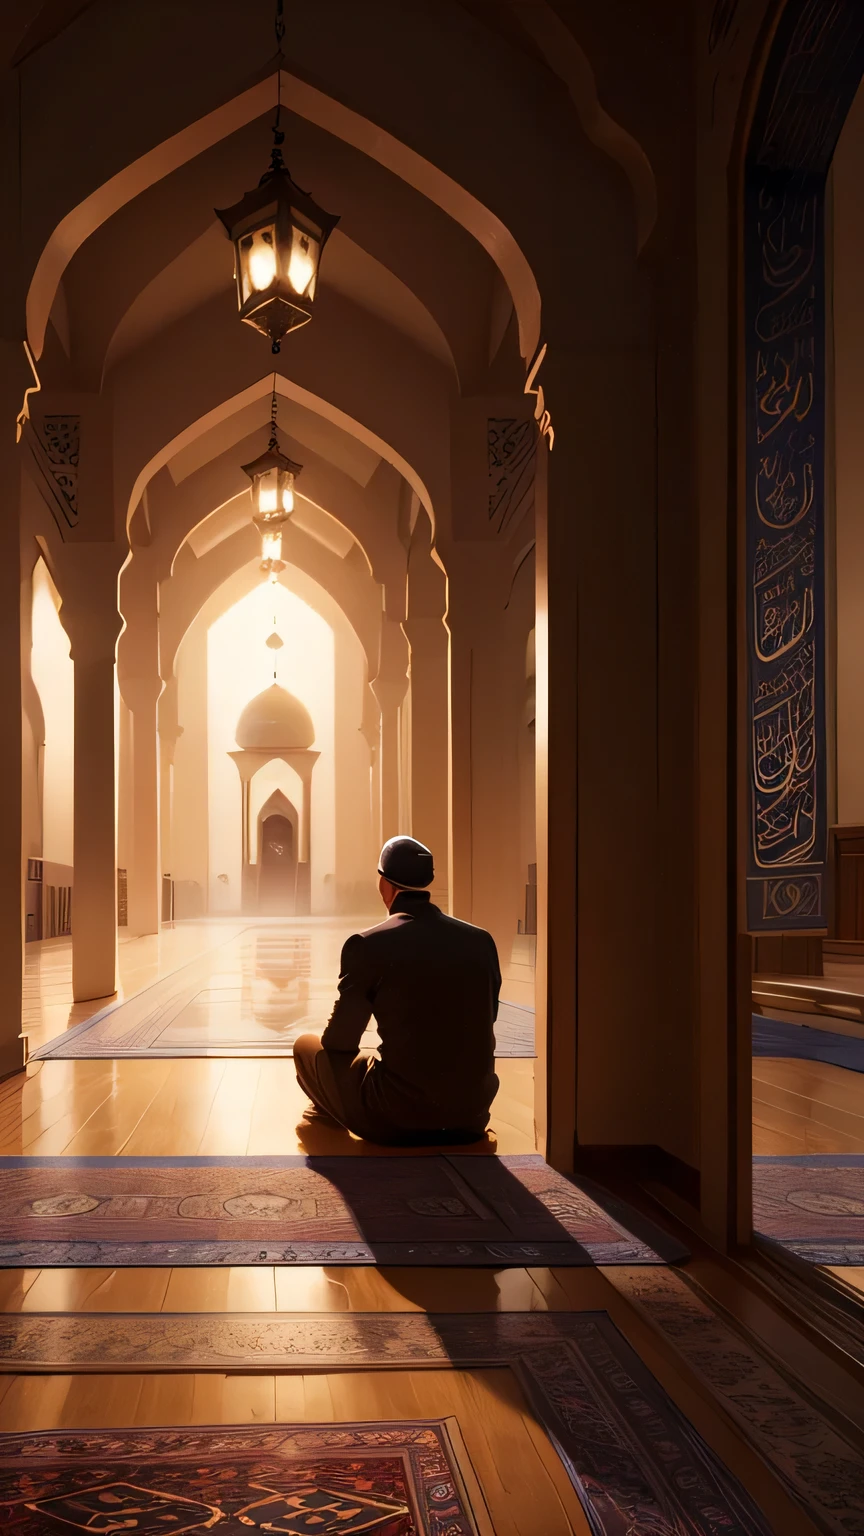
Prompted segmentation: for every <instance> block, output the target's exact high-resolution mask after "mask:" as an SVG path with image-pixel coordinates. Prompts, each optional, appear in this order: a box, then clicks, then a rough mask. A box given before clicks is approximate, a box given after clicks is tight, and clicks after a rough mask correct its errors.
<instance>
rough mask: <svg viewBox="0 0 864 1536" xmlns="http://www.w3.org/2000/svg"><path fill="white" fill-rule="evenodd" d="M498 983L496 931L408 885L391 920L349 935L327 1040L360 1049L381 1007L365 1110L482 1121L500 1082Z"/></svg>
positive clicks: (425, 1120) (419, 1124)
mask: <svg viewBox="0 0 864 1536" xmlns="http://www.w3.org/2000/svg"><path fill="white" fill-rule="evenodd" d="M500 985H501V976H500V971H499V968H498V955H497V952H496V949H495V944H494V941H493V939H492V937H491V935H490V934H488V933H486V932H485V931H484V929H482V928H474V927H472V926H471V924H469V923H462V922H459V921H457V920H456V919H455V918H451V917H447V916H446V915H445V914H444V913H443V912H441V911H440V909H439V908H438V907H436V906H434V905H433V904H432V903H431V902H430V901H429V899H428V897H426V896H420V895H415V894H414V893H410V892H401V893H400V895H399V896H398V897H397V899H396V901H395V902H394V903H393V907H392V908H391V913H390V917H389V918H388V919H387V920H386V922H383V923H380V924H378V926H377V927H375V928H371V929H368V930H367V931H366V932H365V933H362V934H355V935H354V936H353V937H352V938H350V939H349V940H348V941H347V943H346V944H345V947H344V949H343V951H342V976H341V978H340V982H339V994H340V995H339V1000H338V1002H337V1003H336V1006H335V1008H334V1010H333V1014H332V1017H331V1020H330V1023H329V1024H328V1026H327V1029H326V1030H325V1032H324V1035H323V1037H322V1041H321V1043H322V1045H323V1046H324V1047H325V1049H326V1050H327V1051H328V1052H330V1051H348V1052H352V1053H353V1052H355V1051H356V1050H357V1048H358V1045H359V1040H360V1035H361V1034H362V1031H363V1029H364V1028H365V1025H366V1023H367V1022H368V1019H369V1017H370V1014H374V1017H375V1020H376V1023H377V1025H378V1030H379V1033H380V1035H381V1051H380V1055H381V1061H380V1062H375V1063H373V1064H372V1066H371V1067H370V1070H369V1071H368V1072H367V1074H366V1077H365V1080H364V1083H363V1101H364V1106H365V1107H366V1108H367V1109H368V1111H369V1112H370V1113H371V1114H374V1115H375V1116H376V1118H377V1117H382V1118H385V1119H386V1120H387V1121H388V1122H390V1123H392V1124H395V1125H398V1126H403V1127H405V1128H408V1129H415V1128H416V1129H422V1128H425V1127H432V1126H435V1127H446V1126H459V1127H466V1128H469V1127H472V1126H474V1125H475V1124H476V1125H480V1126H481V1128H482V1125H485V1122H486V1117H487V1114H488V1110H489V1105H490V1104H491V1102H492V1099H493V1098H494V1096H495V1093H496V1091H497V1088H498V1079H497V1077H496V1076H495V1069H494V1056H495V1037H494V1030H493V1025H494V1022H495V1018H496V1016H497V1011H498V992H499V989H500Z"/></svg>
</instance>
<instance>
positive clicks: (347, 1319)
mask: <svg viewBox="0 0 864 1536" xmlns="http://www.w3.org/2000/svg"><path fill="white" fill-rule="evenodd" d="M93 1321H94V1322H97V1326H98V1321H101V1322H102V1323H105V1322H107V1321H108V1320H107V1319H102V1320H98V1321H97V1320H96V1319H93ZM148 1321H150V1322H154V1323H155V1322H158V1320H157V1319H149V1320H148ZM164 1321H168V1320H163V1322H164ZM187 1321H188V1320H187ZM227 1321H228V1323H229V1325H231V1324H233V1325H234V1326H235V1327H236V1326H237V1324H238V1322H240V1323H241V1326H242V1325H243V1324H245V1326H246V1331H247V1335H248V1336H249V1338H250V1339H251V1337H252V1332H251V1330H252V1328H253V1327H254V1328H256V1329H257V1331H258V1335H259V1336H260V1335H261V1334H262V1332H263V1334H264V1335H265V1336H266V1334H267V1331H268V1327H269V1328H271V1329H272V1328H273V1327H277V1328H278V1327H280V1326H281V1327H282V1328H283V1329H284V1330H286V1334H287V1332H290V1331H293V1335H294V1339H295V1342H296V1343H297V1344H298V1345H299V1348H300V1350H301V1351H302V1350H304V1349H305V1351H306V1352H307V1353H308V1352H309V1350H310V1349H311V1351H312V1353H313V1354H314V1355H315V1364H316V1365H317V1366H318V1367H319V1368H321V1369H334V1368H337V1369H343V1370H344V1369H345V1368H346V1366H347V1367H349V1368H350V1366H351V1365H354V1366H359V1367H360V1368H366V1369H368V1368H369V1366H370V1364H371V1365H387V1366H391V1367H392V1366H393V1365H396V1364H407V1363H410V1364H411V1365H414V1366H416V1365H417V1364H418V1363H419V1364H423V1363H425V1364H430V1365H440V1363H441V1361H442V1358H443V1359H444V1360H445V1361H446V1360H448V1359H449V1360H450V1362H451V1363H453V1364H456V1365H461V1364H463V1363H468V1362H477V1363H482V1364H494V1365H497V1366H504V1365H506V1366H509V1368H510V1369H511V1370H513V1371H514V1372H515V1373H516V1375H517V1377H518V1379H519V1381H520V1383H521V1385H522V1388H523V1390H524V1391H525V1393H526V1394H527V1396H528V1398H529V1401H530V1403H531V1406H532V1409H533V1411H534V1413H535V1414H536V1416H537V1418H538V1420H539V1422H540V1423H541V1424H542V1425H543V1426H544V1427H545V1429H546V1431H547V1433H548V1434H549V1436H550V1439H551V1440H552V1442H553V1444H554V1445H555V1446H556V1448H557V1450H558V1453H559V1455H560V1456H561V1459H562V1461H563V1463H564V1465H565V1467H566V1469H567V1472H568V1474H569V1477H570V1479H571V1481H572V1483H573V1486H574V1488H575V1490H576V1492H577V1494H578V1496H579V1498H580V1500H581V1502H582V1505H583V1507H584V1509H585V1512H586V1516H587V1518H588V1523H589V1525H590V1528H591V1530H592V1532H594V1533H595V1536H624V1533H628V1532H635V1531H644V1532H646V1533H647V1532H649V1531H650V1532H651V1533H652V1536H685V1533H686V1536H718V1533H719V1532H721V1531H722V1532H723V1533H724V1536H769V1527H768V1525H767V1524H766V1522H765V1520H764V1519H763V1517H762V1515H761V1514H760V1512H759V1511H758V1509H757V1508H756V1506H755V1505H754V1504H753V1502H752V1500H751V1499H750V1497H749V1495H748V1494H747V1492H746V1490H745V1489H744V1488H743V1487H742V1486H741V1484H740V1482H738V1480H737V1479H736V1478H735V1477H734V1476H733V1475H732V1474H731V1473H730V1472H729V1470H728V1468H726V1467H725V1466H724V1465H723V1463H722V1462H721V1461H720V1459H719V1458H718V1457H717V1456H716V1455H715V1453H714V1452H713V1451H712V1450H711V1449H710V1448H709V1447H708V1446H707V1445H706V1443H705V1442H704V1440H702V1439H701V1437H700V1436H699V1435H698V1433H697V1432H696V1431H695V1430H694V1429H693V1426H692V1425H691V1424H690V1423H689V1422H688V1420H687V1419H686V1418H685V1417H684V1415H683V1414H681V1413H680V1412H679V1410H678V1409H677V1408H676V1407H675V1405H674V1404H673V1402H672V1401H671V1399H670V1398H669V1397H668V1395H667V1394H666V1392H665V1391H664V1390H663V1388H662V1387H661V1386H660V1385H659V1383H658V1382H657V1380H656V1378H655V1377H654V1376H653V1375H652V1374H651V1372H650V1371H649V1370H648V1369H647V1368H646V1367H645V1365H644V1364H643V1363H642V1361H641V1360H640V1359H639V1357H638V1355H636V1354H635V1353H634V1351H633V1350H632V1349H631V1348H630V1346H629V1345H628V1344H627V1342H626V1340H625V1339H624V1338H623V1337H622V1335H621V1334H620V1333H619V1331H618V1329H617V1328H616V1327H615V1326H614V1324H613V1323H612V1322H611V1321H610V1319H609V1318H608V1316H607V1315H606V1314H605V1313H602V1312H596V1313H589V1312H583V1313H564V1314H554V1313H539V1314H535V1313H504V1314H499V1315H495V1314H478V1315H474V1314H471V1315H464V1316H446V1315H445V1316H436V1317H426V1316H423V1315H415V1314H410V1313H409V1314H375V1315H368V1314H366V1315H360V1316H340V1315H334V1314H331V1315H329V1316H326V1317H317V1318H313V1317H309V1316H306V1317H303V1318H289V1317H283V1318H279V1319H268V1320H267V1321H266V1323H265V1322H264V1320H262V1319H255V1320H252V1319H249V1318H246V1319H243V1320H242V1321H241V1320H237V1319H234V1320H227ZM125 1322H126V1323H127V1324H128V1322H129V1320H128V1319H126V1320H125ZM114 1323H115V1327H116V1325H117V1320H116V1319H115V1320H114ZM202 1323H205V1324H208V1323H209V1326H210V1328H213V1327H214V1325H215V1324H216V1320H215V1319H209V1320H207V1319H201V1318H199V1319H198V1329H199V1334H202V1333H203V1330H202V1327H201V1325H202ZM121 1326H122V1324H121ZM221 1327H222V1333H223V1337H224V1330H225V1324H224V1323H222V1324H221ZM218 1336H219V1333H218V1325H217V1338H218ZM270 1337H271V1339H272V1338H273V1337H274V1335H273V1333H272V1332H271V1334H270ZM234 1360H235V1363H239V1362H238V1356H237V1354H236V1347H235V1353H234ZM256 1363H257V1364H259V1365H260V1364H262V1363H263V1360H262V1355H261V1352H260V1351H258V1352H257V1355H256ZM282 1363H283V1366H284V1365H286V1364H287V1365H290V1366H291V1367H293V1368H294V1369H296V1368H298V1366H299V1364H300V1356H299V1355H298V1354H296V1353H295V1354H294V1355H293V1356H290V1357H286V1356H285V1355H284V1354H283V1356H282ZM111 1364H112V1369H116V1364H115V1362H114V1361H113V1360H112V1362H111ZM222 1368H223V1369H224V1363H223V1366H222ZM456 1433H457V1431H456V1429H455V1426H453V1425H452V1423H450V1424H442V1423H440V1422H438V1423H433V1424H402V1425H392V1424H391V1425H386V1424H382V1425H374V1426H373V1425H357V1424H348V1425H344V1424H340V1425H339V1426H333V1425H330V1426H325V1425H318V1426H306V1427H305V1429H304V1428H298V1427H297V1426H290V1428H289V1427H286V1426H275V1427H272V1426H271V1427H269V1428H261V1427H259V1428H255V1429H248V1430H247V1429H232V1428H228V1429H224V1428H223V1429H219V1430H201V1429H194V1430H180V1429H175V1430H150V1429H144V1430H137V1429H136V1430H134V1431H133V1430H127V1431H123V1430H120V1431H118V1430H113V1431H110V1432H107V1431H106V1432H104V1433H102V1434H100V1433H99V1432H98V1431H92V1430H90V1431H87V1432H86V1434H81V1433H77V1434H76V1433H72V1432H57V1431H50V1432H42V1433H40V1434H30V1435H6V1436H0V1518H2V1512H3V1506H4V1503H5V1504H6V1505H7V1506H10V1508H9V1520H10V1523H11V1519H12V1517H14V1516H15V1515H18V1514H19V1511H21V1510H22V1506H23V1508H24V1509H27V1510H28V1511H29V1510H32V1509H33V1508H34V1506H35V1507H36V1508H38V1509H41V1510H43V1511H44V1510H46V1503H47V1500H48V1499H59V1500H64V1499H66V1500H68V1499H69V1498H70V1497H74V1498H75V1499H77V1500H78V1501H79V1504H78V1506H77V1507H78V1508H79V1509H81V1510H82V1511H83V1512H85V1513H87V1514H88V1515H89V1513H90V1511H91V1509H93V1508H94V1497H97V1498H98V1494H97V1492H96V1489H95V1488H94V1484H95V1485H96V1488H105V1487H106V1485H107V1486H109V1487H111V1489H112V1493H113V1494H114V1496H115V1497H117V1498H121V1499H124V1500H127V1501H128V1506H127V1508H128V1514H129V1516H130V1519H135V1520H138V1521H139V1523H138V1524H136V1525H134V1527H131V1528H134V1529H135V1530H138V1531H149V1530H153V1531H155V1530H163V1529H166V1528H167V1524H168V1522H167V1521H166V1520H165V1519H163V1520H162V1523H161V1524H159V1523H156V1522H155V1519H153V1517H154V1512H156V1513H158V1512H161V1511H160V1499H163V1498H165V1497H166V1496H167V1497H173V1498H177V1497H178V1495H179V1496H181V1497H189V1498H193V1499H195V1498H197V1500H198V1501H199V1502H200V1504H202V1505H203V1506H204V1509H202V1511H201V1524H200V1525H190V1526H187V1527H186V1529H188V1530H198V1529H205V1528H206V1520H207V1519H212V1518H213V1515H212V1511H213V1510H214V1509H220V1508H221V1511H222V1513H223V1514H226V1515H229V1516H230V1514H235V1517H236V1518H237V1522H238V1523H237V1524H236V1525H233V1524H228V1523H223V1522H221V1521H220V1522H219V1526H218V1528H219V1529H220V1530H224V1531H226V1532H229V1531H234V1530H236V1531H237V1532H238V1533H239V1532H240V1530H241V1529H248V1528H249V1525H250V1524H251V1525H252V1526H253V1528H257V1529H268V1528H269V1529H273V1530H281V1531H287V1532H291V1531H296V1532H298V1533H299V1532H303V1531H312V1530H313V1529H314V1530H323V1531H325V1532H326V1530H328V1529H338V1530H342V1529H345V1530H348V1531H350V1530H352V1529H353V1528H352V1526H351V1525H350V1524H343V1523H341V1522H342V1519H343V1514H344V1516H345V1517H346V1518H347V1517H348V1512H347V1511H344V1510H343V1511H339V1516H340V1523H339V1524H338V1525H337V1524H336V1522H335V1519H334V1521H333V1524H332V1526H331V1527H328V1526H326V1525H324V1526H323V1527H322V1525H321V1524H318V1523H316V1524H311V1523H307V1524H305V1525H303V1524H300V1523H295V1524H293V1525H292V1524H285V1523H279V1524H275V1523H271V1525H270V1526H269V1527H268V1526H266V1525H262V1523H261V1522H260V1520H259V1521H258V1523H257V1524H256V1520H257V1515H256V1516H255V1518H252V1511H251V1510H250V1506H254V1505H255V1503H256V1500H257V1501H261V1502H260V1503H259V1507H264V1505H263V1501H264V1500H265V1499H267V1498H281V1499H285V1498H286V1496H293V1497H299V1496H300V1495H301V1493H302V1495H303V1496H304V1497H306V1498H309V1497H323V1496H325V1495H326V1496H327V1497H334V1496H335V1495H336V1494H341V1493H342V1492H344V1491H345V1488H346V1482H345V1481H344V1480H343V1481H341V1482H340V1481H339V1477H338V1467H337V1466H336V1465H334V1457H333V1452H334V1449H335V1450H337V1451H338V1452H339V1453H340V1454H345V1453H346V1452H347V1453H349V1456H348V1458H347V1459H350V1460H351V1461H353V1463H354V1465H355V1469H357V1463H358V1462H361V1461H362V1458H363V1457H364V1455H367V1456H378V1457H380V1458H381V1459H382V1462H383V1461H386V1460H387V1457H386V1452H387V1450H388V1449H389V1448H390V1447H389V1444H388V1442H389V1441H390V1437H392V1445H393V1447H394V1448H396V1447H400V1448H401V1449H402V1451H403V1453H404V1451H405V1450H406V1449H407V1450H408V1451H409V1452H410V1449H411V1446H412V1445H418V1441H419V1444H420V1445H421V1446H422V1447H423V1455H421V1456H420V1457H419V1464H417V1463H412V1473H413V1476H412V1480H411V1481H412V1484H413V1490H414V1498H415V1502H416V1504H417V1505H419V1509H420V1512H422V1513H421V1518H417V1520H416V1526H415V1527H414V1528H412V1527H411V1526H409V1525H406V1526H405V1527H404V1528H403V1527H401V1526H398V1525H397V1526H395V1527H393V1531H394V1532H400V1533H401V1532H402V1531H403V1529H404V1533H405V1536H408V1533H409V1531H412V1529H416V1531H417V1533H418V1536H419V1533H420V1532H423V1533H427V1536H428V1533H437V1536H444V1533H448V1536H463V1533H467V1532H469V1531H472V1532H473V1531H474V1529H475V1527H474V1525H472V1524H468V1523H464V1524H460V1523H459V1522H460V1521H467V1520H468V1518H469V1512H468V1508H467V1503H468V1501H467V1498H466V1495H465V1492H464V1482H463V1483H461V1484H460V1481H459V1477H458V1469H459V1465H460V1464H461V1466H462V1469H463V1477H464V1475H465V1473H467V1468H466V1466H465V1460H464V1456H461V1455H460V1456H459V1457H457V1456H456V1455H455V1454H454V1451H453V1440H454V1438H455V1437H456ZM306 1436H308V1438H305V1437H306ZM400 1436H401V1437H402V1439H401V1440H400V1439H399V1437H400ZM427 1455H428V1457H429V1458H431V1459H430V1460H429V1461H427V1459H426V1458H427ZM313 1457H314V1458H315V1459H314V1460H313ZM325 1463H326V1470H325ZM253 1467H254V1472H253V1471H252V1468H253ZM415 1467H416V1468H417V1470H415ZM346 1470H347V1469H346ZM424 1470H425V1471H427V1472H429V1473H431V1472H434V1477H433V1476H431V1475H430V1476H427V1477H426V1479H425V1481H424V1479H423V1477H422V1473H423V1471H424ZM232 1473H233V1476H231V1475H230V1474H232ZM377 1476H378V1478H379V1479H380V1481H378V1482H377V1483H375V1486H374V1488H373V1490H368V1489H367V1488H366V1487H365V1482H367V1481H369V1479H364V1485H358V1484H357V1483H355V1484H354V1485H353V1486H352V1485H350V1484H348V1487H349V1489H350V1491H351V1492H355V1491H357V1489H358V1486H359V1487H360V1488H361V1491H362V1492H363V1493H364V1496H366V1497H368V1498H370V1499H371V1497H372V1494H373V1493H374V1494H375V1496H377V1497H379V1498H380V1497H381V1496H382V1495H384V1496H386V1497H388V1498H392V1499H402V1500H403V1501H404V1502H405V1503H408V1502H409V1497H408V1491H406V1489H405V1488H404V1486H403V1485H399V1486H396V1485H394V1483H393V1482H392V1481H391V1482H387V1481H386V1478H387V1476H388V1474H387V1473H386V1472H385V1470H384V1468H383V1467H382V1469H381V1471H380V1472H378V1473H377ZM184 1479H188V1481H184ZM198 1479H200V1481H197V1480H198ZM292 1479H293V1480H292ZM226 1483H227V1490H228V1491H227V1492H226ZM298 1484H300V1486H298ZM418 1485H419V1489H420V1492H419V1494H418V1492H417V1489H418ZM310 1489H311V1490H312V1492H311V1493H310V1492H309V1491H308V1490H310ZM250 1492H251V1496H250ZM136 1499H137V1500H138V1501H139V1504H138V1506H136V1505H135V1502H134V1501H135V1500H136ZM220 1499H223V1500H226V1499H227V1500H229V1501H233V1500H236V1503H235V1504H234V1505H233V1506H232V1508H231V1509H230V1510H229V1508H227V1507H226V1506H225V1505H222V1506H220V1502H219V1501H220ZM424 1499H425V1509H424ZM436 1500H439V1501H440V1502H437V1503H436V1502H435V1501H436ZM445 1506H446V1507H445ZM95 1507H97V1508H98V1505H97V1506H95ZM307 1507H308V1506H307ZM319 1507H320V1506H319ZM138 1508H140V1509H141V1510H142V1514H139V1513H138V1512H137V1511H138ZM301 1508H302V1507H301ZM289 1509H290V1506H289ZM55 1510H57V1512H58V1514H59V1515H60V1518H64V1516H63V1514H62V1513H61V1512H60V1510H59V1506H58V1505H55ZM113 1510H116V1511H117V1512H118V1513H120V1512H121V1510H122V1506H121V1507H120V1509H118V1507H117V1506H116V1505H115V1506H113V1507H112V1511H113ZM205 1511H206V1513H205ZM240 1511H242V1513H243V1514H244V1515H246V1516H247V1519H246V1520H241V1519H240ZM123 1512H124V1513H125V1512H126V1511H123ZM303 1514H304V1517H305V1511H303ZM144 1515H146V1518H147V1519H153V1523H152V1524H147V1523H140V1522H141V1521H142V1518H143V1516H144ZM478 1515H479V1510H478V1509H477V1507H476V1505H475V1508H474V1517H475V1518H477V1516H478ZM288 1517H289V1511H287V1510H285V1509H284V1506H283V1510H282V1511H280V1522H281V1521H284V1520H285V1519H287V1518H288ZM357 1518H359V1516H358V1517H357ZM380 1518H381V1520H382V1522H383V1521H384V1520H385V1513H384V1512H382V1514H381V1516H380ZM79 1528H80V1527H79ZM83 1528H86V1529H107V1527H104V1526H101V1527H97V1526H96V1525H95V1524H92V1523H91V1524H90V1525H89V1526H84V1527H83ZM122 1528H126V1527H124V1526H123V1524H122V1522H119V1521H118V1524H117V1526H116V1529H122ZM171 1528H172V1529H174V1528H176V1527H171ZM14 1529H15V1530H19V1529H20V1530H21V1531H22V1532H23V1533H24V1536H31V1533H34V1536H35V1532H36V1531H40V1532H42V1531H44V1529H45V1526H39V1525H27V1524H23V1525H20V1526H18V1525H16V1526H14ZM356 1529H357V1530H358V1531H359V1530H365V1529H368V1530H369V1531H370V1532H375V1533H376V1536H386V1533H387V1532H388V1531H390V1530H391V1527H390V1526H388V1525H387V1524H386V1523H382V1524H381V1525H380V1526H379V1525H377V1524H370V1525H368V1526H366V1527H364V1526H362V1525H361V1526H358V1527H356ZM537 1536H540V1533H539V1532H538V1533H537Z"/></svg>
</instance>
